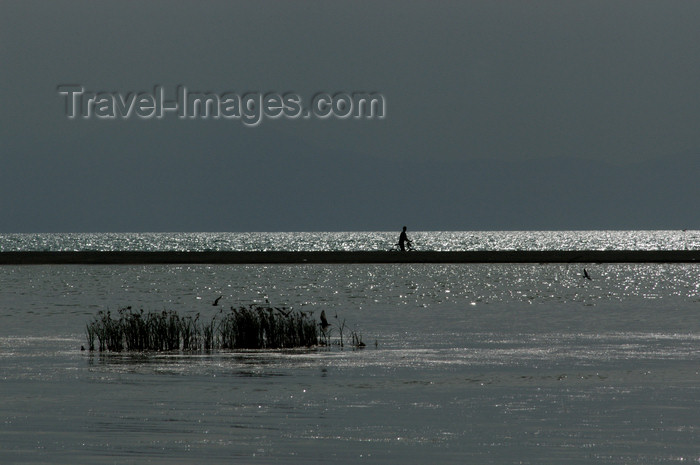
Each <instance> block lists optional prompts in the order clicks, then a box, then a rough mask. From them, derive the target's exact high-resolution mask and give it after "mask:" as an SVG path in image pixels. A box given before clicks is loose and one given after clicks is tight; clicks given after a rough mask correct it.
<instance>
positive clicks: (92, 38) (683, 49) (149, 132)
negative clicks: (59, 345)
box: [0, 0, 700, 232]
mask: <svg viewBox="0 0 700 465" xmlns="http://www.w3.org/2000/svg"><path fill="white" fill-rule="evenodd" d="M699 24H700V2H696V1H674V2H668V1H644V0H637V1H614V2H611V1H609V0H602V1H588V0H577V1H560V0H558V1H534V2H533V1H522V0H514V1H460V2H447V1H441V2H428V1H404V2H398V1H392V2H387V1H384V2H382V1H376V0H373V1H366V2H363V1H346V2H340V1H314V2H310V1H293V2H292V1H288V0H279V1H247V2H235V1H234V2H232V1H207V2H200V1H155V0H151V1H148V2H142V1H95V0H89V1H76V0H71V1H61V0H51V1H31V0H17V1H14V0H4V1H2V2H0V83H1V86H0V232H82V231H85V232H87V231H95V232H100V231H318V230H329V231H345V230H347V231H352V230H398V229H400V227H401V226H402V225H404V224H406V225H408V226H409V228H410V229H412V230H488V229H509V230H521V229H545V230H546V229H684V228H693V229H697V228H700V221H698V208H697V206H698V204H697V200H698V198H699V196H700V188H699V187H698V184H699V183H698V179H697V178H698V174H700V162H699V161H698V159H699V157H698V155H699V154H700V27H698V25H699ZM67 84H73V85H79V86H81V87H82V88H84V89H85V90H86V91H95V92H110V93H117V94H120V95H123V96H128V94H129V93H138V92H145V93H149V92H150V93H153V92H154V86H162V88H163V90H164V92H165V94H166V98H168V99H173V100H174V99H175V96H176V95H177V94H176V92H177V86H185V87H187V88H188V89H189V90H191V91H203V92H204V91H208V92H213V93H216V94H223V93H227V92H228V93H237V94H239V95H243V94H246V93H251V92H253V93H254V92H257V93H269V92H273V93H274V92H276V93H280V94H285V93H295V94H298V95H299V96H300V97H301V98H302V99H303V100H304V105H308V103H309V101H310V100H311V98H312V97H313V96H314V95H316V94H318V93H319V92H327V93H330V94H335V93H337V92H346V93H352V92H376V93H378V94H381V95H382V96H383V97H384V99H385V104H386V113H385V114H384V117H383V118H372V119H365V118H352V117H351V118H346V119H341V118H336V117H333V116H332V117H329V118H325V119H321V118H315V117H310V118H303V117H286V116H283V117H281V118H278V119H269V118H268V119H265V118H263V119H262V121H261V122H260V124H258V125H256V126H248V125H246V124H244V123H243V121H242V120H241V119H236V118H233V119H225V118H218V119H214V118H207V119H205V118H185V119H182V118H179V117H178V116H177V115H176V114H175V113H170V114H166V115H165V116H164V117H163V118H162V119H158V118H150V119H143V118H140V117H138V116H135V115H134V114H132V115H131V116H130V117H128V118H119V117H118V118H115V119H100V118H96V117H94V115H93V117H90V118H83V117H81V116H78V117H77V118H73V119H70V118H68V117H67V116H66V102H65V96H62V95H60V94H59V92H58V90H57V89H58V86H60V85H67Z"/></svg>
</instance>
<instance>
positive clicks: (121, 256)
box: [0, 250, 700, 265]
mask: <svg viewBox="0 0 700 465" xmlns="http://www.w3.org/2000/svg"><path fill="white" fill-rule="evenodd" d="M698 261H700V250H581V251H572V250H525V251H522V250H494V251H488V250H479V251H463V252H422V251H421V252H418V251H412V252H379V251H375V252H367V251H354V252H344V251H333V252H319V251H315V252H283V251H270V252H237V251H219V252H216V251H214V252H142V251H120V252H112V251H105V252H102V251H79V252H44V251H32V252H0V265H58V264H75V265H135V264H304V263H693V262H698Z"/></svg>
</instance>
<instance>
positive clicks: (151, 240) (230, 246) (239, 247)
mask: <svg viewBox="0 0 700 465" xmlns="http://www.w3.org/2000/svg"><path fill="white" fill-rule="evenodd" d="M409 238H410V239H412V240H413V242H414V246H415V247H416V249H417V250H426V251H462V250H685V249H693V250H697V249H700V231H695V230H680V231H679V230H675V231H418V232H412V231H409ZM397 240H398V231H397V232H386V231H371V232H297V233H281V232H280V233H269V232H264V233H95V234H88V233H75V234H68V233H61V234H0V251H10V250H16V251H17V250H61V251H71V250H102V251H106V250H134V251H153V250H156V251H161V250H177V251H212V250H235V251H267V250H289V251H295V250H301V251H312V250H325V251H340V250H349V251H352V250H370V251H372V250H389V249H391V248H393V246H394V244H396V241H397Z"/></svg>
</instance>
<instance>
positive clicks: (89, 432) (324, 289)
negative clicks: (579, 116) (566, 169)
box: [0, 231, 700, 464]
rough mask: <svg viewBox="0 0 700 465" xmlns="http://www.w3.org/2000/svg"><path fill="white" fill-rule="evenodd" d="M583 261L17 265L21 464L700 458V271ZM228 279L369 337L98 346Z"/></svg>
mask: <svg viewBox="0 0 700 465" xmlns="http://www.w3.org/2000/svg"><path fill="white" fill-rule="evenodd" d="M387 234H388V233H387ZM425 234H426V235H428V234H429V233H425ZM464 234H466V233H464ZM501 234H503V236H502V237H505V235H507V234H505V233H501ZM513 234H515V233H513ZM601 234H602V233H601ZM667 234H670V235H671V236H673V237H675V239H674V240H676V241H680V243H683V233H680V232H676V233H670V232H669V233H667ZM494 235H495V236H498V234H497V233H494ZM593 235H595V234H593ZM620 235H621V236H624V234H622V233H620ZM633 235H636V236H635V237H637V239H639V238H640V237H645V236H644V234H642V233H636V232H632V233H629V234H628V236H633ZM650 235H653V234H651V233H650ZM686 235H687V236H689V237H690V236H692V237H695V236H694V233H693V232H690V231H689V232H687V233H686ZM391 237H393V235H392V236H391ZM98 239H99V240H98V243H101V244H104V243H106V242H109V241H108V240H107V239H105V238H104V237H102V238H100V237H98ZM462 239H463V237H462ZM511 239H512V237H511ZM647 239H648V236H647ZM686 239H687V238H686ZM48 240H49V241H54V243H55V244H60V243H61V241H60V240H58V239H56V238H51V239H48ZM120 240H122V241H126V240H127V239H126V238H122V239H120ZM287 240H288V241H293V239H291V238H287ZM327 240H330V239H327ZM333 240H335V239H333ZM692 240H693V239H691V242H692ZM46 241H47V239H46V238H44V242H46ZM543 241H544V242H546V241H550V242H551V241H554V239H551V238H550V239H547V240H544V239H543ZM625 241H632V242H633V241H634V239H632V238H631V237H625ZM273 242H275V241H273ZM639 243H641V242H639ZM3 244H4V243H3ZM258 246H259V244H258ZM607 246H610V247H613V248H621V247H620V245H619V244H618V243H616V242H612V243H605V242H603V247H607ZM4 250H7V249H4ZM583 266H584V265H580V264H571V265H558V264H548V265H536V264H518V265H515V264H463V265H459V264H458V265H455V264H449V265H440V264H393V265H265V266H262V265H255V266H251V265H217V266H206V265H201V266H156V265H149V266H124V265H120V266H99V265H95V266H71V265H62V266H2V267H0V376H1V377H2V381H1V382H0V390H1V395H2V403H1V404H0V419H1V420H2V421H1V422H0V463H3V464H5V463H26V464H29V463H32V464H41V463H47V464H48V463H51V464H54V463H60V464H82V463H85V464H103V463H104V464H107V463H109V464H113V463H119V464H121V463H158V464H171V463H183V464H184V463H188V464H190V463H288V464H296V463H327V462H329V461H330V462H336V463H358V462H364V463H395V464H423V463H427V462H434V463H479V464H511V463H512V464H516V463H529V464H547V463H551V464H560V463H573V464H589V463H605V464H612V463H614V464H629V463H639V464H650V463H679V462H691V463H697V462H700V266H699V265H695V264H673V265H671V264H605V265H601V264H587V265H585V266H586V269H587V270H588V272H589V273H590V275H591V277H592V280H587V279H584V278H583V277H582V276H581V274H582V267H583ZM219 295H223V297H222V299H221V304H222V305H224V306H225V307H228V306H232V305H233V306H237V305H247V304H249V303H254V302H257V303H262V302H265V300H269V301H270V302H272V303H273V304H275V305H286V306H292V307H294V308H300V309H305V310H313V311H314V312H315V314H316V315H318V314H319V313H320V310H325V311H326V313H327V314H328V316H329V319H330V322H331V323H332V324H333V325H334V326H335V327H336V328H337V327H338V325H339V324H340V323H342V322H343V321H344V322H345V328H346V329H345V331H346V332H349V331H350V330H356V331H358V332H359V333H361V334H362V337H363V340H364V342H365V343H366V344H367V347H366V348H364V349H362V350H352V349H351V348H349V347H347V346H346V347H344V348H342V349H341V348H340V347H338V346H337V345H334V346H332V347H330V348H314V349H303V350H294V351H239V352H228V351H218V352H213V353H167V354H141V353H120V354H114V353H98V352H94V353H91V352H88V351H84V352H83V351H81V350H80V346H81V345H85V343H86V342H85V335H84V328H85V324H86V323H87V322H88V321H90V320H91V319H92V318H93V317H94V316H95V315H96V314H97V312H98V311H100V310H107V309H109V310H116V309H117V308H119V307H122V306H126V305H132V306H134V307H136V308H144V309H145V310H154V311H159V310H163V309H168V310H176V311H178V312H179V313H181V314H184V313H197V312H200V313H201V314H202V315H204V316H208V315H213V314H214V313H215V312H216V311H217V310H218V308H217V307H213V306H212V302H213V300H214V299H215V298H216V297H218V296H219ZM336 315H337V318H336ZM335 334H336V335H337V332H336V333H335Z"/></svg>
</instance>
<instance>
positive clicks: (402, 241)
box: [399, 226, 411, 252]
mask: <svg viewBox="0 0 700 465" xmlns="http://www.w3.org/2000/svg"><path fill="white" fill-rule="evenodd" d="M407 242H408V247H411V240H410V239H409V238H408V236H407V235H406V226H404V227H403V231H401V235H400V236H399V248H400V249H401V252H405V251H406V246H405V244H406V243H407Z"/></svg>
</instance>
